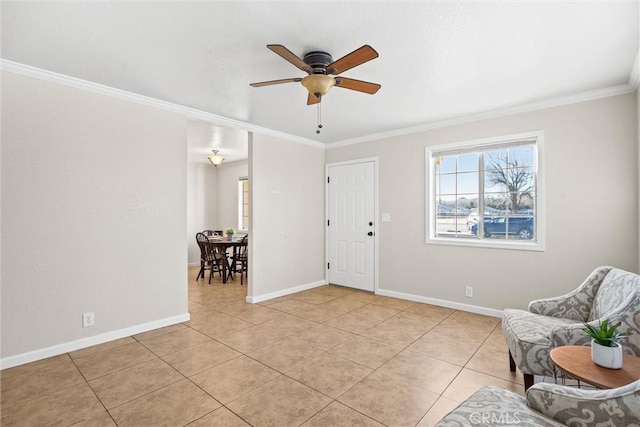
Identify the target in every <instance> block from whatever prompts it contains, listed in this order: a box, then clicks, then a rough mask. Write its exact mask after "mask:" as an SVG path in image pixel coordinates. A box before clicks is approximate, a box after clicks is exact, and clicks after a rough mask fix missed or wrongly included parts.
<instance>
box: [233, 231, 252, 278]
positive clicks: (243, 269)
mask: <svg viewBox="0 0 640 427" xmlns="http://www.w3.org/2000/svg"><path fill="white" fill-rule="evenodd" d="M247 236H248V235H247V234H245V235H244V237H243V238H242V240H240V245H238V247H237V248H235V250H234V251H233V257H232V270H233V271H235V272H236V273H240V284H241V285H242V284H244V275H245V274H247V266H248V264H249V255H248V252H247V244H248V238H247Z"/></svg>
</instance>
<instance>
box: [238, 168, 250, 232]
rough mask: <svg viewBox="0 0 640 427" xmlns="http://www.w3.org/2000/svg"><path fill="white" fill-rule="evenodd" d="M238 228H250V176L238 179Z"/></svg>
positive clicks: (245, 229) (244, 229)
mask: <svg viewBox="0 0 640 427" xmlns="http://www.w3.org/2000/svg"><path fill="white" fill-rule="evenodd" d="M238 230H243V231H247V230H249V178H240V179H239V180H238Z"/></svg>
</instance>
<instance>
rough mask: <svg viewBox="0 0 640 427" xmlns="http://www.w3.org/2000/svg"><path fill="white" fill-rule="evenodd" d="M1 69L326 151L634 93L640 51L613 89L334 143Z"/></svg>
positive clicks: (5, 65)
mask: <svg viewBox="0 0 640 427" xmlns="http://www.w3.org/2000/svg"><path fill="white" fill-rule="evenodd" d="M0 70H2V71H7V72H11V73H15V74H20V75H24V76H27V77H32V78H36V79H39V80H45V81H49V82H52V83H58V84H62V85H65V86H69V87H74V88H77V89H82V90H86V91H90V92H93V93H98V94H102V95H106V96H111V97H115V98H119V99H123V100H126V101H130V102H135V103H138V104H142V105H146V106H149V107H154V108H158V109H162V110H165V111H171V112H174V113H178V114H181V115H183V116H185V117H186V118H187V119H191V120H204V121H208V122H212V123H214V124H216V125H220V126H227V127H233V128H236V129H241V130H244V131H247V132H254V133H259V134H263V135H269V136H273V137H276V138H281V139H284V140H288V141H293V142H297V143H300V144H304V145H309V146H312V147H316V148H322V149H326V148H338V147H344V146H348V145H355V144H361V143H364V142H371V141H377V140H380V139H387V138H394V137H397V136H403V135H408V134H412V133H419V132H424V131H428V130H433V129H438V128H443V127H448V126H455V125H460V124H465V123H471V122H477V121H480V120H487V119H494V118H498V117H504V116H510V115H514V114H520V113H526V112H529V111H536V110H542V109H545V108H551V107H558V106H562V105H568V104H575V103H579V102H585V101H591V100H596V99H600V98H606V97H610V96H617V95H624V94H627V93H633V92H635V91H636V90H637V89H638V86H639V82H640V51H639V52H638V55H636V59H635V61H634V64H633V67H632V70H631V73H630V75H629V82H628V83H627V84H623V85H618V86H612V87H608V88H603V89H596V90H592V91H586V92H581V93H577V94H571V95H566V96H561V97H555V98H549V99H545V100H541V101H538V102H533V103H529V104H524V105H519V106H514V107H509V108H504V109H500V110H493V111H488V112H483V113H478V114H471V115H467V116H461V117H453V118H450V119H444V120H438V121H433V122H428V123H423V124H420V125H417V126H411V127H406V128H401V129H395V130H392V131H388V132H380V133H375V134H369V135H365V136H361V137H356V138H351V139H345V140H341V141H335V142H327V143H322V142H318V141H314V140H312V139H308V138H301V137H299V136H296V135H291V134H288V133H284V132H279V131H276V130H273V129H268V128H264V127H260V126H256V125H252V124H250V123H246V122H243V121H240V120H235V119H230V118H227V117H223V116H219V115H216V114H212V113H208V112H206V111H202V110H197V109H195V108H190V107H185V106H183V105H179V104H174V103H171V102H167V101H162V100H159V99H155V98H151V97H148V96H144V95H139V94H137V93H133V92H127V91H125V90H121V89H116V88H113V87H110V86H106V85H102V84H99V83H94V82H90V81H87V80H82V79H78V78H75V77H70V76H67V75H64V74H59V73H55V72H52V71H47V70H43V69H41V68H36V67H32V66H30V65H25V64H21V63H18V62H13V61H9V60H6V59H3V58H0Z"/></svg>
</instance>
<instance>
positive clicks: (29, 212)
mask: <svg viewBox="0 0 640 427" xmlns="http://www.w3.org/2000/svg"><path fill="white" fill-rule="evenodd" d="M186 129H187V127H186V120H185V119H184V118H183V117H181V116H179V115H177V114H174V113H169V112H165V111H160V110H157V109H154V108H150V107H145V106H141V105H138V104H134V103H131V102H127V101H123V100H120V99H117V98H114V97H109V96H104V95H98V94H95V93H91V92H87V91H82V90H78V89H74V88H70V87H66V86H63V85H59V84H54V83H49V82H46V81H42V80H37V79H32V78H28V77H23V76H19V75H16V74H11V73H6V72H5V73H3V74H2V154H3V155H2V226H1V228H2V266H3V268H2V303H1V304H2V305H1V309H2V325H3V329H2V353H1V355H2V366H3V367H7V366H12V365H14V364H19V363H24V362H26V361H29V360H34V359H37V358H41V357H46V356H48V355H52V354H58V353H60V352H65V351H69V350H72V349H75V348H78V347H83V346H87V345H90V344H93V343H96V342H101V341H106V340H110V339H115V338H118V337H120V336H126V335H130V334H132V333H136V332H141V331H142V330H148V329H153V328H157V327H159V326H164V325H166V324H171V323H177V322H178V321H181V320H185V319H187V318H188V314H187V286H186V273H187V270H186V265H187V251H186V247H187V242H186V226H185V224H186V223H187V220H186V207H185V206H186V177H187V173H186V164H187V162H186V136H187V135H186ZM84 312H94V313H95V322H96V324H95V326H94V327H91V328H82V323H81V318H82V313H84Z"/></svg>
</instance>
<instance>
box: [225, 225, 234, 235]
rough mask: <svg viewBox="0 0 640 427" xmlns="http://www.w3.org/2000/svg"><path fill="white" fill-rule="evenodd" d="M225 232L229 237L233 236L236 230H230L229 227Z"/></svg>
mask: <svg viewBox="0 0 640 427" xmlns="http://www.w3.org/2000/svg"><path fill="white" fill-rule="evenodd" d="M226 231H227V234H228V235H229V236H233V235H234V234H235V232H236V230H234V229H233V228H231V227H229V228H227V230H226Z"/></svg>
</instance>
